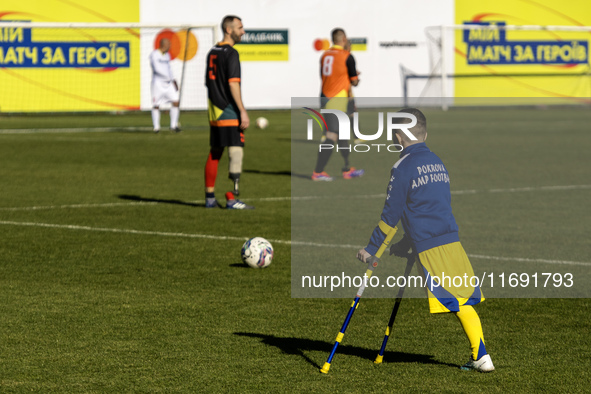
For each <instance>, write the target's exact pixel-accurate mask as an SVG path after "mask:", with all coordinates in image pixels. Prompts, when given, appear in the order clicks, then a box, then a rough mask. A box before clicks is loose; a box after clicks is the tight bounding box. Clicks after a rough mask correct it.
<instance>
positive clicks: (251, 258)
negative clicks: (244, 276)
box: [242, 237, 273, 268]
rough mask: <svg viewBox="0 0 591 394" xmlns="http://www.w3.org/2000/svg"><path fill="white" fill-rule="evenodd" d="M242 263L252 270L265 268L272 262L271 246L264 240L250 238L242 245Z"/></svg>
mask: <svg viewBox="0 0 591 394" xmlns="http://www.w3.org/2000/svg"><path fill="white" fill-rule="evenodd" d="M242 261H244V263H245V264H247V265H248V266H250V267H252V268H265V267H268V266H269V264H271V261H273V246H272V245H271V243H270V242H269V241H267V240H266V239H265V238H261V237H255V238H251V239H249V240H248V241H246V242H245V243H244V245H242Z"/></svg>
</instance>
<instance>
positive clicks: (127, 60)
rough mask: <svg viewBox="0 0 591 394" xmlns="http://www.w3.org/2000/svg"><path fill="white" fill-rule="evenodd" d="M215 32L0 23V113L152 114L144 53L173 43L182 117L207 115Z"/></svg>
mask: <svg viewBox="0 0 591 394" xmlns="http://www.w3.org/2000/svg"><path fill="white" fill-rule="evenodd" d="M219 30H220V29H219V26H218V25H213V24H210V25H209V24H208V25H165V24H141V23H53V22H22V21H13V22H6V21H1V22H0V86H2V91H3V94H2V95H1V96H0V113H7V112H8V113H23V112H24V113H28V112H78V111H90V112H97V111H98V112H101V111H106V112H121V111H137V110H148V109H150V108H151V93H150V84H151V77H152V72H151V68H150V64H149V60H148V56H149V54H150V53H151V52H152V51H153V50H154V49H155V48H156V46H157V41H159V39H160V38H162V37H166V38H169V39H170V40H171V49H170V54H171V58H172V61H171V67H172V70H173V74H174V76H175V79H176V80H177V82H178V85H179V89H180V91H181V96H180V98H181V100H180V101H181V103H180V105H181V109H182V110H203V109H206V108H207V92H206V91H205V87H204V78H205V69H206V64H205V62H206V55H207V52H208V51H209V49H210V48H211V47H212V46H213V45H214V43H215V42H217V41H218V40H219V36H220V31H219Z"/></svg>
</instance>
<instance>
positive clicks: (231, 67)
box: [228, 51, 250, 130]
mask: <svg viewBox="0 0 591 394" xmlns="http://www.w3.org/2000/svg"><path fill="white" fill-rule="evenodd" d="M228 83H229V85H230V93H231V94H232V98H233V99H234V102H235V103H236V106H237V107H238V111H240V120H241V121H240V129H241V130H245V129H246V128H247V127H248V126H249V125H250V119H249V118H248V113H247V112H246V108H244V103H243V102H242V88H241V86H240V58H239V56H238V52H236V51H234V52H233V53H232V54H230V58H229V59H228Z"/></svg>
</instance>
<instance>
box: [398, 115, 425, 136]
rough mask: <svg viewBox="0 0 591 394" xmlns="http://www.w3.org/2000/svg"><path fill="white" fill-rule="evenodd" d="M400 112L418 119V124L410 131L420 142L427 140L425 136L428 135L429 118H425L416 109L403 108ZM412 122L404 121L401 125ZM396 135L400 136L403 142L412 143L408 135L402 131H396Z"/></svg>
mask: <svg viewBox="0 0 591 394" xmlns="http://www.w3.org/2000/svg"><path fill="white" fill-rule="evenodd" d="M398 112H402V113H405V114H411V115H414V116H415V117H416V118H417V124H416V125H415V126H414V127H412V128H410V129H409V131H410V132H411V133H412V134H413V135H414V136H415V137H417V138H418V139H419V140H421V139H425V135H426V134H427V118H425V115H424V114H423V113H422V112H421V111H420V110H418V109H416V108H403V109H401V110H400V111H398ZM410 122H411V120H410V119H404V120H402V122H401V123H410ZM396 133H398V134H400V136H401V137H402V139H403V140H405V141H411V139H410V138H408V137H407V135H406V134H404V133H403V132H401V131H400V130H396Z"/></svg>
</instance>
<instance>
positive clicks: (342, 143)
mask: <svg viewBox="0 0 591 394" xmlns="http://www.w3.org/2000/svg"><path fill="white" fill-rule="evenodd" d="M332 42H333V46H332V47H331V48H329V49H328V50H327V51H326V52H324V53H323V54H322V57H321V58H320V77H321V78H322V92H321V95H320V100H321V105H322V108H325V109H336V110H339V111H342V112H345V113H346V112H347V105H348V103H349V92H350V89H351V85H353V86H357V84H359V77H358V75H359V73H358V72H357V69H356V68H355V58H353V56H352V55H351V53H350V52H349V51H348V50H346V49H345V48H344V47H345V45H346V43H347V35H346V34H345V31H344V30H343V29H340V28H336V29H334V30H333V31H332ZM326 124H327V126H328V130H326V132H325V136H324V137H325V138H324V140H323V143H324V144H330V145H333V146H335V142H336V141H338V142H337V143H338V144H339V151H340V152H341V154H342V155H343V158H344V159H345V166H344V167H343V178H345V179H351V178H357V177H360V176H362V175H363V173H364V171H363V170H356V169H355V168H353V167H350V166H349V153H350V145H349V141H348V140H339V139H338V137H339V136H338V121H337V117H336V116H335V115H333V114H327V116H326ZM343 148H345V149H343ZM332 151H333V149H321V150H319V152H318V160H317V162H316V168H315V169H314V173H313V174H312V180H314V181H332V180H334V178H333V177H331V176H329V175H328V174H327V173H326V172H324V167H326V164H327V163H328V161H329V159H330V156H331V155H332Z"/></svg>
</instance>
